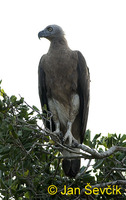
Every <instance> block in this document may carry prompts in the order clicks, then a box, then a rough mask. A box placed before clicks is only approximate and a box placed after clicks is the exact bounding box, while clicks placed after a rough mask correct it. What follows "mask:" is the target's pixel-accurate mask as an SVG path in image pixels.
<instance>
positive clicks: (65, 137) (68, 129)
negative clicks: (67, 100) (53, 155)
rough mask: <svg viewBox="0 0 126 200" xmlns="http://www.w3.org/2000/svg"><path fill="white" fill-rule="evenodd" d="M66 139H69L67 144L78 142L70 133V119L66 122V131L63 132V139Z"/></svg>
mask: <svg viewBox="0 0 126 200" xmlns="http://www.w3.org/2000/svg"><path fill="white" fill-rule="evenodd" d="M67 139H68V141H69V146H72V144H74V145H76V144H78V142H77V140H76V139H75V138H74V137H73V135H72V122H70V121H68V123H67V132H66V133H65V136H64V141H66V140H67Z"/></svg>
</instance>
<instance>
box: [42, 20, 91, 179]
mask: <svg viewBox="0 0 126 200" xmlns="http://www.w3.org/2000/svg"><path fill="white" fill-rule="evenodd" d="M38 38H39V39H41V38H46V39H48V40H49V41H50V47H49V50H48V52H47V54H44V55H43V56H42V57H41V59H40V61H39V66H38V90H39V98H40V103H41V107H42V109H43V107H44V105H46V108H47V110H48V111H49V112H51V113H52V131H53V133H54V134H56V135H58V134H59V133H60V132H61V133H62V134H63V142H64V144H67V145H68V146H70V147H72V146H75V147H76V144H82V143H83V140H84V134H85V131H86V125H87V119H88V112H89V101H90V100H89V99H90V72H89V68H88V66H87V64H86V60H85V58H84V56H83V55H82V53H81V52H80V51H77V50H74V51H73V50H71V49H70V48H69V46H68V43H67V40H66V38H65V33H64V31H63V29H62V28H61V27H60V26H59V25H55V24H53V25H48V26H47V27H46V28H44V29H43V30H42V31H40V32H39V33H38ZM43 112H44V111H43ZM46 127H47V128H49V124H48V123H46ZM74 151H75V152H76V153H77V154H75V153H71V152H68V151H67V150H63V151H62V154H63V156H64V159H63V160H62V168H63V171H64V173H65V175H66V176H68V177H70V178H75V177H76V175H77V174H78V172H79V170H80V163H81V160H80V158H77V157H78V154H79V152H80V149H79V148H77V147H76V148H74ZM75 156H76V158H75ZM65 157H66V158H65Z"/></svg>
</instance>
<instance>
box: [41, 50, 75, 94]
mask: <svg viewBox="0 0 126 200" xmlns="http://www.w3.org/2000/svg"><path fill="white" fill-rule="evenodd" d="M44 71H45V74H46V84H47V86H48V88H49V89H50V91H51V93H52V94H53V96H54V95H58V96H62V95H65V94H66V96H67V95H68V94H70V93H71V92H76V90H77V80H78V73H77V57H76V55H75V54H74V55H73V54H72V53H70V52H65V53H64V52H62V53H61V52H59V53H58V52H57V53H56V54H47V56H46V58H45V61H44Z"/></svg>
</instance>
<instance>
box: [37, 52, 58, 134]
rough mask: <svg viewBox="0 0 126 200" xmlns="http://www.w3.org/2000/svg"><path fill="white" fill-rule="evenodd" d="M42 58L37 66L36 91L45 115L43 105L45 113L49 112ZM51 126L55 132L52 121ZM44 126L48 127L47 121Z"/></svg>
mask: <svg viewBox="0 0 126 200" xmlns="http://www.w3.org/2000/svg"><path fill="white" fill-rule="evenodd" d="M42 61H43V56H42V58H41V59H40V62H39V66H38V90H39V98H40V103H41V107H42V111H43V113H47V112H46V111H45V110H44V109H43V108H44V105H46V107H47V111H49V106H48V98H47V86H46V75H45V72H44V70H43V62H42ZM51 123H52V124H51V126H52V131H54V130H55V125H54V122H53V120H51ZM45 125H46V127H47V128H49V129H50V128H51V127H50V123H49V122H48V121H46V122H45Z"/></svg>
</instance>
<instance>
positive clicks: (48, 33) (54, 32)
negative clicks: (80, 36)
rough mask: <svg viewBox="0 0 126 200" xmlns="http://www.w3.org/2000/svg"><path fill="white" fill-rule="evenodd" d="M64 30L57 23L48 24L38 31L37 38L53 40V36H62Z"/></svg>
mask: <svg viewBox="0 0 126 200" xmlns="http://www.w3.org/2000/svg"><path fill="white" fill-rule="evenodd" d="M63 36H64V31H63V30H62V28H61V27H60V26H58V25H49V26H47V27H46V28H45V29H44V30H43V31H40V32H39V33H38V38H39V39H40V38H42V37H44V38H47V39H48V40H50V41H51V40H53V39H54V38H58V37H63Z"/></svg>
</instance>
